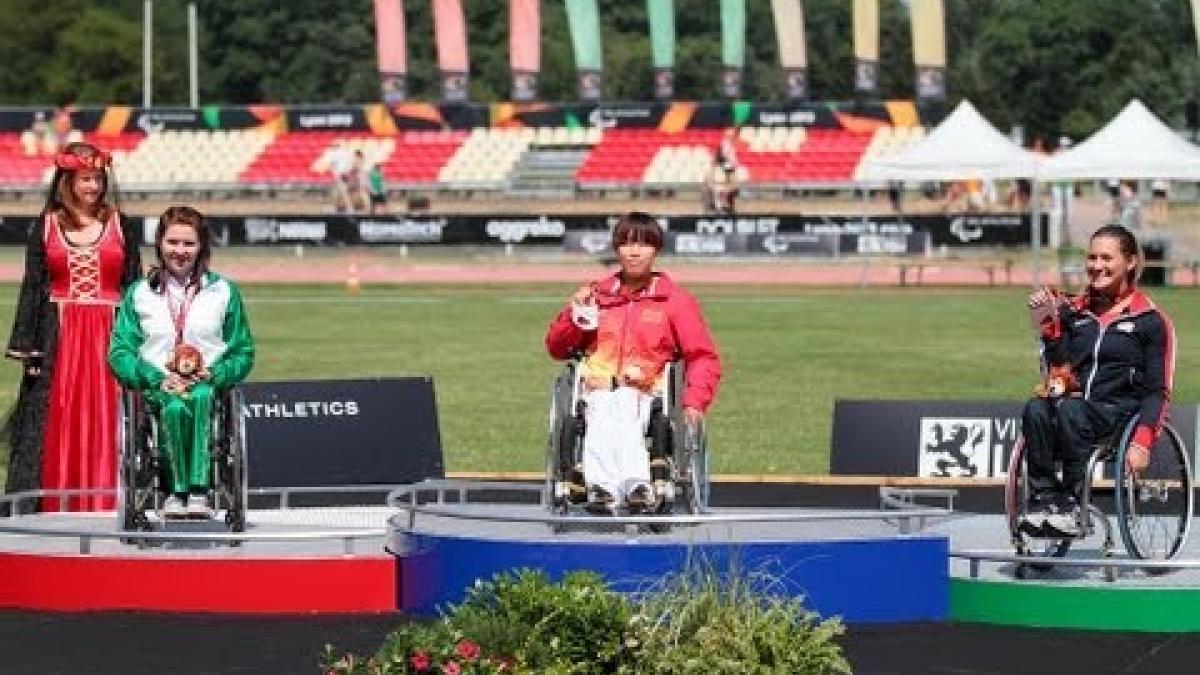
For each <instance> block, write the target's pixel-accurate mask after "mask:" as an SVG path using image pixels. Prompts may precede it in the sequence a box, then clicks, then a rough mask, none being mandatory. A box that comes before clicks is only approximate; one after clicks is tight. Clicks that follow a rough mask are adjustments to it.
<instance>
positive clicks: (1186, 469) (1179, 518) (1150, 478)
mask: <svg viewBox="0 0 1200 675" xmlns="http://www.w3.org/2000/svg"><path fill="white" fill-rule="evenodd" d="M1136 423H1137V420H1136V419H1134V420H1133V421H1132V422H1130V424H1129V425H1128V426H1127V427H1126V429H1125V431H1124V434H1123V435H1122V437H1121V444H1120V446H1119V447H1118V452H1117V490H1118V494H1117V495H1116V499H1115V501H1116V505H1117V523H1118V525H1119V526H1120V531H1121V539H1122V541H1124V543H1125V550H1126V551H1128V552H1129V555H1130V556H1132V557H1134V558H1139V559H1142V560H1168V559H1170V558H1173V557H1175V556H1176V555H1177V554H1178V553H1179V551H1180V550H1181V549H1182V548H1183V544H1184V542H1185V541H1186V540H1187V535H1188V528H1189V526H1190V525H1191V522H1192V513H1193V510H1194V506H1195V503H1194V500H1195V496H1194V493H1193V488H1192V470H1191V463H1190V462H1189V460H1188V453H1187V446H1186V445H1185V444H1184V442H1183V439H1182V438H1180V436H1179V432H1177V431H1176V430H1175V428H1174V427H1172V426H1171V425H1170V424H1167V425H1164V426H1163V433H1162V436H1161V438H1160V439H1159V441H1158V443H1156V444H1155V446H1154V447H1153V448H1152V449H1151V451H1150V465H1149V466H1148V467H1147V468H1146V470H1145V471H1144V472H1143V473H1142V474H1141V475H1135V474H1131V473H1130V472H1129V471H1128V470H1126V468H1125V457H1126V454H1127V451H1128V448H1129V444H1130V442H1131V439H1132V436H1133V431H1134V428H1135V427H1136ZM1167 571H1169V570H1160V569H1153V570H1152V569H1147V570H1146V572H1147V573H1148V574H1156V573H1163V572H1167Z"/></svg>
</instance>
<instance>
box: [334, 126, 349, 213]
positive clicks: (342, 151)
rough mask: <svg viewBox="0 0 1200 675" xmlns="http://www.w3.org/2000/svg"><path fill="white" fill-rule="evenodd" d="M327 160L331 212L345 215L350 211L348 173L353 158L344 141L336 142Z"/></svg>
mask: <svg viewBox="0 0 1200 675" xmlns="http://www.w3.org/2000/svg"><path fill="white" fill-rule="evenodd" d="M327 159H328V162H329V173H330V174H331V175H332V176H333V193H332V195H331V196H332V198H333V210H334V211H336V212H337V213H346V212H348V211H350V210H351V197H350V172H351V170H352V169H353V167H354V157H353V156H352V155H351V153H350V148H349V146H347V145H346V141H344V140H339V141H337V142H336V143H335V144H334V146H333V148H332V149H331V150H330V151H329V155H328V157H327Z"/></svg>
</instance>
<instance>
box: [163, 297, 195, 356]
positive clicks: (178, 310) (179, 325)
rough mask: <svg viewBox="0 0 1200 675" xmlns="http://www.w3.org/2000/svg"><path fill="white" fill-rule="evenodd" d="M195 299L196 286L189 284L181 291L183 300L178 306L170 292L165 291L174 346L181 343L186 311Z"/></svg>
mask: <svg viewBox="0 0 1200 675" xmlns="http://www.w3.org/2000/svg"><path fill="white" fill-rule="evenodd" d="M195 298H196V286H195V285H193V284H189V285H188V286H187V288H186V289H184V291H183V298H182V299H180V301H179V302H178V304H177V303H176V302H175V298H174V297H173V296H172V295H171V292H170V291H169V290H168V291H167V309H169V310H170V311H171V322H172V323H173V324H175V344H177V345H178V344H182V343H183V327H184V324H186V323H187V315H188V311H189V310H191V308H192V300H194V299H195Z"/></svg>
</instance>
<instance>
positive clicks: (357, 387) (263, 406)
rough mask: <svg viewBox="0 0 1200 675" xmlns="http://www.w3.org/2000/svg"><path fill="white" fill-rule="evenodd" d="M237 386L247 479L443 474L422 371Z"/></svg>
mask: <svg viewBox="0 0 1200 675" xmlns="http://www.w3.org/2000/svg"><path fill="white" fill-rule="evenodd" d="M243 392H244V408H243V414H244V415H245V421H246V456H247V463H248V465H247V478H248V480H249V483H250V487H285V486H287V487H307V486H332V485H373V484H379V485H394V484H398V483H411V482H415V481H419V480H422V479H424V478H441V477H442V476H443V463H442V445H441V436H440V434H439V431H438V419H437V408H436V405H435V403H434V395H433V381H432V380H431V379H430V378H427V377H411V378H388V379H371V380H326V381H298V382H249V383H246V384H244V385H243Z"/></svg>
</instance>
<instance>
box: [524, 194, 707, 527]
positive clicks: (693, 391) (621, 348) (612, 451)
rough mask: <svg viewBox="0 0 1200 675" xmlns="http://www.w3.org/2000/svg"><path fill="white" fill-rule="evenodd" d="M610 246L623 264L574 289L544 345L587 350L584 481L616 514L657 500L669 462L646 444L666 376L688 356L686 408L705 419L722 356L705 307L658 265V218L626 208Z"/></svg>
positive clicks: (691, 419)
mask: <svg viewBox="0 0 1200 675" xmlns="http://www.w3.org/2000/svg"><path fill="white" fill-rule="evenodd" d="M612 245H613V250H614V251H615V252H616V255H617V260H618V262H619V264H620V270H619V271H618V272H617V273H616V274H613V275H611V276H608V277H605V278H602V279H599V280H597V281H595V282H593V283H589V284H585V285H584V286H582V287H580V288H579V289H578V290H577V291H575V292H574V293H573V294H572V295H571V298H570V301H569V302H568V304H567V306H566V307H565V308H563V310H562V311H561V312H559V313H558V315H557V316H556V317H555V318H554V321H553V322H552V323H551V324H550V329H549V331H548V332H547V334H546V348H547V350H548V351H549V352H550V355H551V356H552V357H554V358H556V359H567V358H571V357H572V356H573V355H575V354H577V353H582V354H584V357H583V360H582V362H581V364H580V368H582V369H583V370H582V373H583V380H584V389H585V393H584V394H583V396H584V400H585V401H586V402H587V410H586V413H585V415H586V421H587V423H586V427H585V428H586V431H585V433H584V439H583V466H582V477H581V479H582V480H583V481H585V484H586V488H587V490H588V497H589V509H590V510H593V511H595V512H600V513H611V512H612V510H613V509H615V508H616V507H617V506H618V505H619V504H620V503H621V502H624V503H626V504H627V505H628V507H629V508H630V510H631V511H635V512H641V511H645V510H648V509H651V508H653V506H654V505H655V504H656V503H657V499H658V497H657V496H656V494H655V492H656V491H655V488H654V485H653V484H652V483H651V480H652V479H653V480H655V481H657V480H663V479H665V478H666V477H667V476H666V473H665V469H666V467H653V469H654V471H653V472H652V467H651V466H650V462H649V457H648V456H647V453H646V446H645V442H644V438H645V432H646V428H645V425H646V422H647V420H648V417H649V412H650V405H651V403H652V401H653V392H654V391H655V390H656V388H657V386H658V381H659V377H660V374H661V373H662V372H663V370H664V368H665V367H666V365H667V364H668V363H669V362H670V361H672V360H673V359H676V358H682V359H683V363H684V376H685V384H684V391H683V398H682V402H683V415H684V418H685V419H686V421H687V423H688V424H691V425H699V424H701V423H702V421H703V419H704V415H705V412H706V411H707V410H708V407H709V405H710V404H711V403H712V401H713V398H714V397H715V396H716V393H717V383H718V381H719V380H720V378H721V362H720V358H719V357H718V355H717V347H716V345H715V344H714V343H713V339H712V336H711V335H710V334H709V331H708V326H707V325H706V324H705V321H704V315H703V313H702V312H701V311H700V305H699V304H697V302H696V300H695V299H694V298H693V297H692V296H691V294H690V293H688V292H687V291H685V290H683V289H682V288H680V287H679V286H676V285H675V283H674V282H672V281H671V278H670V277H669V276H667V275H666V274H665V273H663V272H657V271H655V270H654V263H655V260H656V259H657V258H658V253H659V251H661V250H662V245H663V232H662V229H661V228H660V227H659V225H658V222H657V221H656V220H655V219H654V218H653V217H652V216H649V215H647V214H645V213H638V212H633V213H629V214H626V215H624V216H622V217H621V219H620V220H619V221H618V222H617V225H616V227H615V228H614V229H613V234H612ZM581 487H582V486H581Z"/></svg>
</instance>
